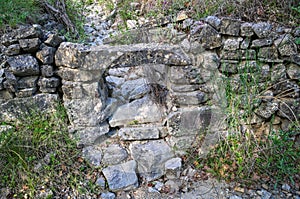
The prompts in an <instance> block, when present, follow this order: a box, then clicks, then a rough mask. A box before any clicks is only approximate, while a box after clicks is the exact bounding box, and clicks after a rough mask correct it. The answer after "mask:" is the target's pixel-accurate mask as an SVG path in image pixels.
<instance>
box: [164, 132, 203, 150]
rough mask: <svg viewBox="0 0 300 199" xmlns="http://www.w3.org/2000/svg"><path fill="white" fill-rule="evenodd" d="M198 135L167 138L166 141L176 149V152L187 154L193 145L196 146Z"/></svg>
mask: <svg viewBox="0 0 300 199" xmlns="http://www.w3.org/2000/svg"><path fill="white" fill-rule="evenodd" d="M197 136H198V135H188V136H180V137H174V136H171V137H167V138H166V141H167V142H168V144H169V145H170V146H171V147H172V148H174V149H176V150H177V151H176V152H183V153H185V152H186V150H187V149H190V148H191V146H193V144H195V141H196V138H197Z"/></svg>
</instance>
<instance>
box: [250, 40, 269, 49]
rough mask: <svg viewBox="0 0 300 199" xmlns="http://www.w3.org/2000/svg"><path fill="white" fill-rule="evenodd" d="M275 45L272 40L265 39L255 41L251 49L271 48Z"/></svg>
mask: <svg viewBox="0 0 300 199" xmlns="http://www.w3.org/2000/svg"><path fill="white" fill-rule="evenodd" d="M272 44H273V40H272V39H268V38H263V39H255V40H253V41H252V45H251V48H258V47H263V46H271V45H272Z"/></svg>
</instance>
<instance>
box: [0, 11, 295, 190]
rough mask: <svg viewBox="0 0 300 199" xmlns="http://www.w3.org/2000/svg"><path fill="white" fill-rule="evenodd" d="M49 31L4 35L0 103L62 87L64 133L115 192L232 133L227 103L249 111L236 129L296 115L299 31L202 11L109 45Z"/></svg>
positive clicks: (176, 167) (281, 123) (272, 125)
mask: <svg viewBox="0 0 300 199" xmlns="http://www.w3.org/2000/svg"><path fill="white" fill-rule="evenodd" d="M178 26H181V30H189V31H188V32H189V33H188V34H187V33H184V32H182V31H179V30H178ZM176 27H177V28H176ZM32 31H33V30H32ZM28 32H29V33H30V31H28ZM29 33H28V34H29ZM162 33H163V34H162ZM32 35H34V34H32ZM52 37H55V36H49V37H48V38H47V39H46V40H45V39H41V38H40V36H38V35H34V36H28V37H27V36H26V37H25V36H24V37H23V36H22V38H18V37H16V39H15V40H12V39H7V40H5V37H3V38H4V39H2V40H3V41H4V42H2V43H3V44H4V45H5V52H6V54H7V55H8V56H10V57H9V58H8V59H7V62H6V65H5V66H4V67H3V66H2V68H1V70H0V80H1V81H0V83H1V84H0V88H1V89H0V98H1V103H2V107H3V108H2V109H6V108H4V107H5V106H7V105H6V104H7V103H11V101H13V100H15V101H16V100H17V101H18V100H21V99H31V98H32V97H30V96H32V95H34V97H36V96H39V95H41V93H51V94H50V95H53V94H55V95H57V94H58V93H60V94H61V95H62V101H63V104H64V106H65V108H66V110H67V113H68V117H69V121H70V126H69V131H70V133H71V134H72V135H73V136H74V137H75V138H77V139H78V143H79V145H82V146H83V154H84V156H85V157H86V158H87V159H88V160H89V161H91V163H93V164H94V165H96V166H100V165H102V166H105V169H104V170H103V175H104V177H105V178H106V181H107V183H108V186H109V188H110V189H111V190H112V191H118V190H121V189H123V190H129V189H133V188H136V187H137V186H138V185H139V183H140V182H139V180H138V178H137V173H138V174H139V176H141V177H143V179H145V180H146V181H152V180H155V179H158V178H160V177H161V176H163V175H166V176H167V177H168V178H170V179H172V178H176V177H178V176H179V175H180V168H181V159H180V158H178V157H177V156H178V155H179V154H182V153H184V152H185V151H187V150H189V149H191V147H193V146H194V145H195V144H197V145H196V146H197V147H200V148H201V149H200V155H205V154H206V153H207V150H208V148H209V147H210V146H211V145H213V144H214V143H215V142H216V141H217V140H218V139H219V136H220V135H224V134H228V133H231V132H229V131H228V130H229V128H228V126H227V122H228V120H230V119H232V118H231V117H232V115H231V113H229V112H228V107H229V106H233V108H235V109H236V111H237V112H236V113H237V115H245V114H247V112H250V113H251V114H248V115H247V118H248V120H243V119H242V118H238V119H239V120H240V127H241V130H242V131H246V130H253V131H255V130H257V129H258V128H261V129H264V131H265V133H268V132H267V131H269V129H274V130H280V129H282V130H286V129H287V128H288V126H289V125H291V124H292V123H293V122H295V121H298V120H299V119H300V106H299V103H300V96H299V94H300V90H299V86H300V85H299V84H300V83H299V79H300V55H299V44H297V43H296V42H295V41H296V39H299V37H300V30H299V28H298V29H289V28H284V27H274V26H272V25H271V24H269V23H266V22H261V23H246V22H241V21H238V20H233V19H228V18H223V19H219V18H216V17H207V18H206V19H205V20H204V21H201V22H200V21H192V20H191V19H186V20H184V21H181V22H178V24H175V25H173V26H172V24H170V26H167V27H161V28H154V29H149V28H147V29H139V30H133V31H132V32H131V37H128V35H126V36H124V35H120V36H119V38H117V39H115V40H110V41H108V43H110V44H114V46H112V45H101V46H93V47H91V46H85V45H81V44H75V43H69V42H63V43H61V44H60V46H59V47H58V49H57V51H56V49H55V48H56V47H57V46H58V44H59V43H60V42H61V41H60V40H59V38H58V37H55V38H56V39H58V40H59V42H57V43H56V44H55V45H53V44H51V42H49V41H48V40H51V38H52ZM52 39H53V38H52ZM124 39H125V40H126V43H128V44H127V45H118V44H119V43H123V42H124ZM54 40H55V39H54ZM8 41H13V42H10V43H9V42H8ZM18 49H19V50H18ZM55 51H56V53H55ZM54 53H55V58H54ZM54 60H55V64H54V62H53V61H54ZM228 96H229V97H228ZM230 96H231V98H230ZM26 101H27V100H26ZM4 112H5V111H3V113H1V119H3V118H5V117H4V115H5V114H4ZM6 115H7V114H6ZM266 127H268V128H266ZM198 140H201V145H199V142H197V141H198ZM120 179H121V180H120Z"/></svg>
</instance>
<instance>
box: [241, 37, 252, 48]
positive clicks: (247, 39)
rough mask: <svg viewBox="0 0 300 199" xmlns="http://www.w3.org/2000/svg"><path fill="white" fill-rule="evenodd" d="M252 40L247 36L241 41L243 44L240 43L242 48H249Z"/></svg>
mask: <svg viewBox="0 0 300 199" xmlns="http://www.w3.org/2000/svg"><path fill="white" fill-rule="evenodd" d="M250 42H251V39H250V38H245V39H244V40H243V41H242V43H241V45H240V48H241V49H243V50H244V49H247V48H249V46H250Z"/></svg>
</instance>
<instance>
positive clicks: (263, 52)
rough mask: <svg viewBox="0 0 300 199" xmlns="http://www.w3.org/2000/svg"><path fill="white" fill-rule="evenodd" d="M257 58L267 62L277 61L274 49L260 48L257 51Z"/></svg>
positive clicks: (276, 53)
mask: <svg viewBox="0 0 300 199" xmlns="http://www.w3.org/2000/svg"><path fill="white" fill-rule="evenodd" d="M257 56H258V58H263V59H267V60H276V59H278V52H277V49H276V48H275V47H262V48H260V49H259V51H258V55H257Z"/></svg>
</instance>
